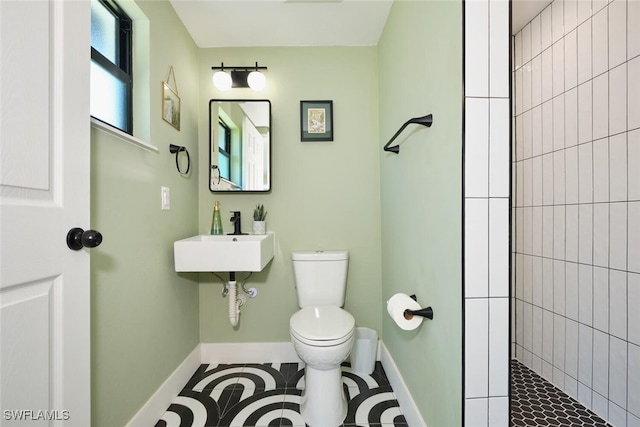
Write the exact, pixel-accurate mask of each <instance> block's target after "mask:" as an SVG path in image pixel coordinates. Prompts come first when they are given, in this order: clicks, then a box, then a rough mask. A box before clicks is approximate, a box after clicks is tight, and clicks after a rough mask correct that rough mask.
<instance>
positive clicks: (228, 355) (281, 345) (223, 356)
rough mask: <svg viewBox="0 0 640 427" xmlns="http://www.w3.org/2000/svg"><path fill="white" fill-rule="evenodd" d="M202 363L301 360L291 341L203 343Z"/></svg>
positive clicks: (201, 346)
mask: <svg viewBox="0 0 640 427" xmlns="http://www.w3.org/2000/svg"><path fill="white" fill-rule="evenodd" d="M200 348H201V351H202V353H201V357H200V360H201V361H202V363H276V362H300V358H299V357H298V354H297V353H296V351H295V349H294V348H293V344H292V343H291V342H247V343H202V344H200Z"/></svg>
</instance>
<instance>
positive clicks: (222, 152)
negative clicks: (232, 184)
mask: <svg viewBox="0 0 640 427" xmlns="http://www.w3.org/2000/svg"><path fill="white" fill-rule="evenodd" d="M220 128H222V129H223V130H224V145H225V146H224V147H220V135H218V167H220V157H221V156H222V157H224V159H225V163H226V164H227V170H228V171H229V176H222V175H221V176H222V178H224V179H227V180H229V181H231V128H230V127H229V126H228V125H227V124H226V123H225V122H224V120H222V118H220V117H218V129H219V132H220V131H221V130H220ZM219 170H221V169H219Z"/></svg>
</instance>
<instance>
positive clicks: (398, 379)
mask: <svg viewBox="0 0 640 427" xmlns="http://www.w3.org/2000/svg"><path fill="white" fill-rule="evenodd" d="M378 354H379V355H380V363H381V364H382V367H383V368H384V372H385V373H386V374H387V378H388V379H389V383H391V388H392V389H393V394H395V395H396V399H398V403H399V404H400V409H401V410H402V414H403V415H404V418H405V419H406V420H407V424H408V425H409V427H427V423H425V422H424V419H423V418H422V415H420V411H419V410H418V407H417V406H416V403H415V402H414V401H413V397H411V393H409V389H408V388H407V384H405V382H404V380H403V379H402V375H401V374H400V371H399V370H398V367H397V366H396V363H395V362H394V361H393V358H392V357H391V354H389V351H388V350H387V347H385V345H384V343H383V342H382V341H380V346H379V351H378Z"/></svg>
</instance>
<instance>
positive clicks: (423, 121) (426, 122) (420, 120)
mask: <svg viewBox="0 0 640 427" xmlns="http://www.w3.org/2000/svg"><path fill="white" fill-rule="evenodd" d="M432 123H433V116H432V115H431V114H427V115H426V116H422V117H414V118H413V119H409V120H407V121H406V122H405V124H403V125H402V126H401V127H400V129H398V131H397V132H396V133H395V135H393V136H392V137H391V139H390V140H389V142H387V143H386V144H385V146H384V147H383V149H384V151H391V152H392V153H396V154H398V153H399V152H400V146H399V145H394V146H393V147H389V144H391V143H392V142H393V140H394V139H396V138H397V137H398V135H400V133H402V131H403V130H404V128H406V127H407V126H409V125H410V124H416V125H422V126H426V127H431V124H432Z"/></svg>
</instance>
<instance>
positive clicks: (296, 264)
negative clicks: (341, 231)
mask: <svg viewBox="0 0 640 427" xmlns="http://www.w3.org/2000/svg"><path fill="white" fill-rule="evenodd" d="M291 260H292V262H293V276H294V281H295V286H296V292H297V294H298V305H299V306H300V308H304V307H309V306H315V305H335V306H338V307H342V306H343V305H344V295H345V290H346V287H347V268H348V265H349V252H348V251H317V252H311V251H300V252H292V253H291Z"/></svg>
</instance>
